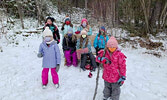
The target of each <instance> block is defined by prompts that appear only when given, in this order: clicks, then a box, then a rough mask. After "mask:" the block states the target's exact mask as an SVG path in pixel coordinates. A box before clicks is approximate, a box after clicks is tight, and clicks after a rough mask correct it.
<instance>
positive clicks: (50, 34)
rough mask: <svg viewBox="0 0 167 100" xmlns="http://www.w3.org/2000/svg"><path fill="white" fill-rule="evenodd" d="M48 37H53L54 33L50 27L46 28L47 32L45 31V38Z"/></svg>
mask: <svg viewBox="0 0 167 100" xmlns="http://www.w3.org/2000/svg"><path fill="white" fill-rule="evenodd" d="M46 36H52V37H53V34H52V31H51V30H50V29H49V27H46V28H45V30H44V31H43V37H46Z"/></svg>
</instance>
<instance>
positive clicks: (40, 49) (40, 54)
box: [37, 44, 44, 58]
mask: <svg viewBox="0 0 167 100" xmlns="http://www.w3.org/2000/svg"><path fill="white" fill-rule="evenodd" d="M43 55H44V52H43V48H42V44H40V46H39V53H38V55H37V56H38V57H39V58H41V57H43Z"/></svg>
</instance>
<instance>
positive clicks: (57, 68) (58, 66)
mask: <svg viewBox="0 0 167 100" xmlns="http://www.w3.org/2000/svg"><path fill="white" fill-rule="evenodd" d="M59 69H60V65H59V64H57V66H56V72H58V71H59Z"/></svg>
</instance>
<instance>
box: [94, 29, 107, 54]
mask: <svg viewBox="0 0 167 100" xmlns="http://www.w3.org/2000/svg"><path fill="white" fill-rule="evenodd" d="M108 40H109V37H108V36H107V34H106V30H105V27H104V26H102V27H101V28H100V29H99V33H98V34H97V35H96V38H95V40H94V48H95V49H96V55H98V52H99V51H100V50H102V49H104V48H105V45H106V44H107V41H108Z"/></svg>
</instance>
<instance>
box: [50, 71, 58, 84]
mask: <svg viewBox="0 0 167 100" xmlns="http://www.w3.org/2000/svg"><path fill="white" fill-rule="evenodd" d="M51 74H52V81H53V83H54V84H58V83H59V77H58V74H57V72H56V68H51Z"/></svg>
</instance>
